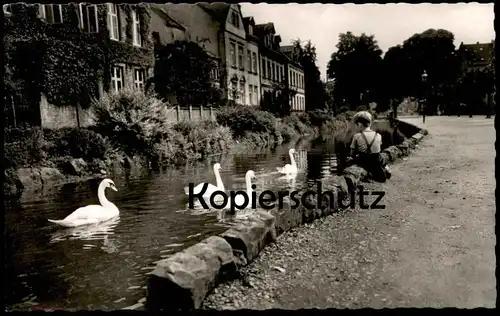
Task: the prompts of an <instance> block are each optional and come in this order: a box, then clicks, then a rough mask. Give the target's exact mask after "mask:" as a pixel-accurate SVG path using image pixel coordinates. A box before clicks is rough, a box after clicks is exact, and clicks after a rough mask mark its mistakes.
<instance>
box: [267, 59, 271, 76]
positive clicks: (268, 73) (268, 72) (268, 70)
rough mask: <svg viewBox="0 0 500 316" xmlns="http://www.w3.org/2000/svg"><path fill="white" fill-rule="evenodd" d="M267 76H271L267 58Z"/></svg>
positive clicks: (269, 62)
mask: <svg viewBox="0 0 500 316" xmlns="http://www.w3.org/2000/svg"><path fill="white" fill-rule="evenodd" d="M267 78H271V61H270V60H269V59H268V60H267Z"/></svg>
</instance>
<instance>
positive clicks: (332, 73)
mask: <svg viewBox="0 0 500 316" xmlns="http://www.w3.org/2000/svg"><path fill="white" fill-rule="evenodd" d="M336 47H337V51H336V52H335V53H333V54H332V55H331V59H330V61H329V62H328V65H327V76H328V78H329V79H335V90H334V98H335V100H336V101H337V103H338V104H339V105H341V106H348V107H349V108H350V109H354V108H356V107H357V106H358V105H359V103H368V102H370V101H374V100H375V91H374V87H375V86H376V84H377V81H378V80H379V79H380V78H379V76H380V70H381V64H382V57H381V55H382V50H380V48H379V46H378V44H377V41H376V40H375V38H374V36H373V35H370V36H368V35H366V34H364V33H363V34H361V35H360V36H356V35H354V34H353V33H351V32H347V33H341V34H340V35H339V42H338V44H337V45H336Z"/></svg>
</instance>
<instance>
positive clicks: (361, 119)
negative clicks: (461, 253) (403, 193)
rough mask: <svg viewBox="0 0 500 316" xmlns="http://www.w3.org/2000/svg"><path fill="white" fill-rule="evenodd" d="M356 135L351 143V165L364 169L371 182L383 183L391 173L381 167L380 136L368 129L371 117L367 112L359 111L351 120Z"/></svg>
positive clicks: (384, 167) (385, 167) (386, 168)
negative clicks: (371, 179)
mask: <svg viewBox="0 0 500 316" xmlns="http://www.w3.org/2000/svg"><path fill="white" fill-rule="evenodd" d="M353 121H354V124H355V128H356V134H355V135H354V137H353V139H352V143H351V159H350V162H351V163H355V164H357V165H359V166H360V167H362V168H364V169H365V170H366V171H368V173H369V174H370V175H371V177H372V178H373V180H375V181H378V182H385V181H386V179H390V177H391V173H390V172H389V168H388V167H387V166H383V164H382V160H381V157H380V150H381V146H382V135H380V134H379V133H377V132H375V131H373V130H371V129H370V126H371V124H372V116H371V114H370V113H369V112H366V111H361V112H358V113H356V115H354V118H353Z"/></svg>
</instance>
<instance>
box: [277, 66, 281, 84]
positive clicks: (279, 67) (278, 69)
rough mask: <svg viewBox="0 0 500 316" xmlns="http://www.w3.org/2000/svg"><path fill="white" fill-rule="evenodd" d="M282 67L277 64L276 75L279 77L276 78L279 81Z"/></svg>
mask: <svg viewBox="0 0 500 316" xmlns="http://www.w3.org/2000/svg"><path fill="white" fill-rule="evenodd" d="M280 69H281V66H280V65H276V77H277V78H276V79H277V80H278V82H280V81H281V71H280Z"/></svg>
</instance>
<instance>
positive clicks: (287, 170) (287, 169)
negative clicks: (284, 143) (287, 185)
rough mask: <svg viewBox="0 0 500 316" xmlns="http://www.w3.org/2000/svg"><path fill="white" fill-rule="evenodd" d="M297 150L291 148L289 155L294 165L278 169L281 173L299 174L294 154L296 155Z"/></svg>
mask: <svg viewBox="0 0 500 316" xmlns="http://www.w3.org/2000/svg"><path fill="white" fill-rule="evenodd" d="M295 152H296V151H295V149H293V148H290V150H289V151H288V153H289V154H290V161H291V163H292V164H286V165H285V166H284V167H276V170H278V172H279V173H284V174H295V173H297V172H298V169H297V163H296V162H295V158H293V154H295Z"/></svg>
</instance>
